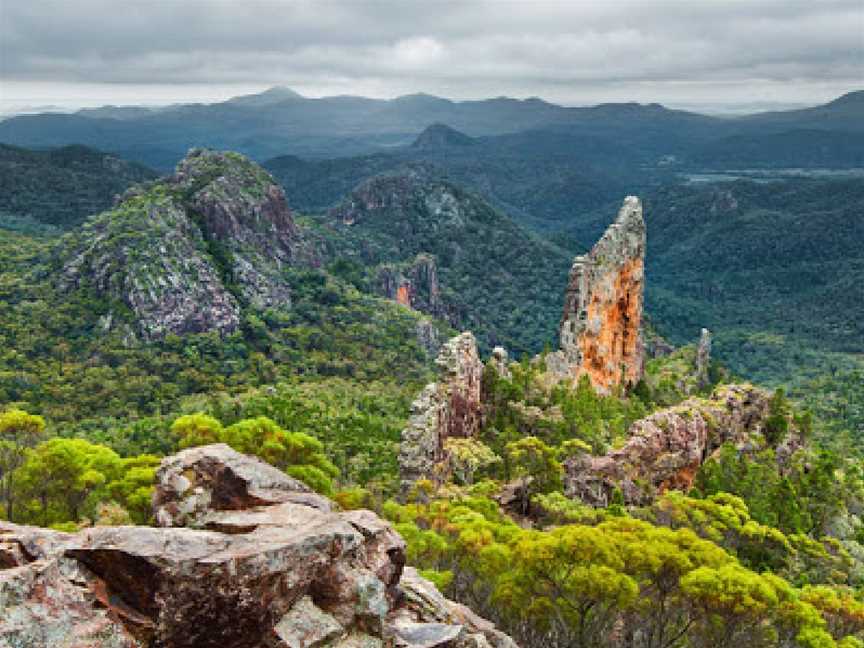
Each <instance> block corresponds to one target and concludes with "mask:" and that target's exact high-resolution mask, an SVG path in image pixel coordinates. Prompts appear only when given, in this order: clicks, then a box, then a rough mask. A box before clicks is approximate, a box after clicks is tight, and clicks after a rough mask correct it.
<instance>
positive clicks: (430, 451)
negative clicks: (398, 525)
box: [399, 332, 483, 486]
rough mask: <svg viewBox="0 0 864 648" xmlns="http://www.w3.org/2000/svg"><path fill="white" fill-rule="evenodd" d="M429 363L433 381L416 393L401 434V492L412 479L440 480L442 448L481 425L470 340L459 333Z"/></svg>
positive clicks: (478, 369) (479, 369)
mask: <svg viewBox="0 0 864 648" xmlns="http://www.w3.org/2000/svg"><path fill="white" fill-rule="evenodd" d="M435 363H436V365H437V366H438V372H439V376H438V381H437V382H434V383H430V384H429V385H427V386H426V387H425V388H424V389H423V391H422V392H420V395H419V396H418V397H417V399H416V400H415V401H414V403H413V404H412V405H411V418H410V419H409V421H408V425H407V427H406V428H405V429H404V430H402V442H401V445H400V448H399V470H400V476H401V479H402V482H403V484H404V485H405V486H409V485H410V484H412V483H414V482H415V481H416V480H418V479H433V480H440V479H443V478H444V477H446V474H445V473H444V472H442V471H445V470H446V465H447V462H446V458H447V457H446V452H445V450H444V442H445V441H446V440H447V439H448V438H452V437H463V438H464V437H472V436H474V435H476V434H477V432H478V431H479V430H480V426H481V424H482V403H481V400H480V399H481V385H482V381H483V363H482V362H481V361H480V357H479V355H478V353H477V341H476V340H475V339H474V335H472V334H471V333H470V332H466V333H462V334H461V335H458V336H456V337H454V338H453V339H452V340H450V341H448V342H447V343H445V344H444V345H443V346H442V347H441V351H440V353H439V354H438V358H437V360H436V361H435Z"/></svg>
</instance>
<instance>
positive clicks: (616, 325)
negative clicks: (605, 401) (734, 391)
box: [342, 185, 707, 491]
mask: <svg viewBox="0 0 864 648" xmlns="http://www.w3.org/2000/svg"><path fill="white" fill-rule="evenodd" d="M396 186H401V185H396ZM386 199H387V198H386V195H385V196H384V197H383V198H379V200H378V201H377V202H376V203H375V204H378V202H380V201H381V200H386ZM367 202H368V200H367ZM359 205H360V208H359V210H358V204H357V203H351V209H349V210H348V211H346V212H342V220H343V222H350V223H352V224H353V223H355V222H358V221H360V220H362V219H363V218H364V217H365V212H366V211H367V210H366V209H365V208H363V207H362V205H363V201H360V203H359ZM644 258H645V222H644V220H643V218H642V204H641V203H640V201H639V199H638V198H635V197H632V196H630V197H628V198H626V199H625V201H624V204H623V206H622V207H621V210H620V211H619V213H618V217H617V219H616V220H615V222H614V223H613V224H612V225H611V226H610V227H609V229H608V230H607V231H606V234H604V236H603V238H601V239H600V241H599V242H598V243H597V245H596V246H594V249H592V250H591V252H590V253H589V254H588V255H586V256H582V257H577V258H576V260H575V261H574V263H573V267H572V269H571V271H570V279H569V282H568V285H567V290H566V294H565V305H564V316H563V319H562V322H561V331H560V336H561V349H560V350H559V351H556V352H554V353H550V354H548V355H546V357H545V362H546V366H547V369H548V374H549V375H550V377H551V378H552V381H553V382H555V381H561V380H570V381H574V382H575V381H577V380H579V378H581V376H583V375H586V376H588V377H589V379H590V380H591V383H592V385H593V386H594V388H595V389H596V390H598V391H600V392H604V393H606V392H610V391H611V390H612V389H613V388H615V387H617V386H619V385H621V386H623V387H632V386H634V385H635V384H636V383H637V382H638V381H639V379H640V378H641V377H642V370H643V362H644V359H643V354H644V351H643V344H642V333H641V325H642V299H643V268H644ZM407 295H410V293H407V292H406V299H407ZM397 298H398V293H397ZM437 363H438V366H439V368H440V372H439V380H438V382H435V383H431V384H429V385H427V386H426V388H425V389H424V390H423V391H422V392H421V393H420V395H419V396H418V397H417V399H416V400H415V401H414V403H413V404H412V409H411V418H410V420H409V422H408V425H407V427H406V428H405V429H404V430H403V431H402V442H401V446H400V454H399V465H400V472H401V478H402V484H403V491H404V490H406V489H407V488H408V487H409V486H410V484H412V483H414V482H415V481H416V480H418V479H421V478H422V479H432V480H435V481H442V480H444V479H446V477H447V476H448V475H447V461H446V460H447V456H446V451H445V442H446V440H447V439H448V438H451V437H473V436H475V435H476V434H477V432H479V430H480V427H481V425H482V419H483V402H482V394H481V390H480V382H481V379H482V375H483V368H484V365H483V363H482V362H481V361H480V359H479V356H478V352H477V345H476V341H475V339H474V336H473V335H472V334H471V333H463V334H461V335H460V336H458V337H455V338H453V339H452V340H450V342H448V343H447V344H445V345H444V346H443V348H442V351H441V355H440V356H439V358H438V360H437ZM490 363H491V364H492V366H494V367H495V369H496V371H497V372H498V373H499V375H501V376H503V377H507V376H508V375H509V369H508V367H507V364H508V354H507V351H506V350H505V349H504V348H502V347H496V348H495V350H494V352H493V355H492V358H491V360H490ZM706 363H707V360H706ZM705 371H706V372H707V364H706V367H705Z"/></svg>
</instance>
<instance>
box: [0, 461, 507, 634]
mask: <svg viewBox="0 0 864 648" xmlns="http://www.w3.org/2000/svg"><path fill="white" fill-rule="evenodd" d="M158 480H159V483H158V485H157V490H156V493H155V496H154V506H155V508H156V515H157V519H158V521H159V523H160V524H161V525H162V526H161V528H147V527H95V528H90V529H85V530H83V531H80V532H79V533H75V534H68V533H60V532H56V531H49V530H46V529H39V528H35V527H22V526H17V525H14V524H11V523H7V522H0V605H2V609H3V614H2V616H0V645H4V646H5V645H10V646H51V647H52V648H73V647H81V646H88V647H89V648H139V647H140V648H143V647H144V646H165V647H166V648H183V647H189V648H207V647H208V646H210V647H213V648H217V647H218V648H299V647H311V646H316V647H320V648H360V647H363V648H383V647H384V646H388V647H390V646H392V647H393V648H419V647H421V646H423V647H425V648H434V647H436V646H439V647H441V648H445V647H447V648H483V647H486V648H490V647H491V648H518V647H517V646H516V645H515V644H514V643H513V641H512V640H511V639H510V638H509V637H507V636H506V635H504V634H502V633H500V632H498V631H497V630H496V629H495V628H494V627H493V626H492V625H491V624H490V623H488V622H486V621H485V620H483V619H480V618H479V617H477V616H476V615H474V614H473V613H472V612H471V611H470V610H468V609H467V608H464V607H463V606H461V605H458V604H456V603H452V602H450V601H448V600H446V599H445V598H444V597H443V596H441V594H440V593H439V592H438V591H437V590H436V589H435V588H434V587H433V586H432V585H431V583H429V582H428V581H426V580H424V579H422V578H421V577H420V576H419V575H417V573H416V572H414V571H413V570H406V569H405V568H404V563H405V544H404V542H403V541H402V538H401V537H400V536H399V535H398V534H397V533H396V532H395V531H394V530H393V529H392V527H391V526H390V525H389V524H388V523H387V522H384V521H383V520H381V519H379V518H378V517H377V516H376V515H375V514H374V513H372V512H370V511H350V512H334V511H333V508H334V505H333V504H332V503H331V502H329V501H328V500H326V499H325V498H323V497H320V496H318V495H316V494H314V493H312V492H310V491H309V489H308V488H306V487H305V486H304V485H303V484H301V483H300V482H297V481H295V480H293V479H291V478H290V477H287V476H286V475H284V473H282V472H280V471H278V470H276V469H275V468H273V467H272V466H269V465H268V464H264V463H263V462H261V461H258V460H257V459H252V458H250V457H245V456H243V455H240V454H238V453H236V452H234V451H233V450H231V449H230V448H229V447H228V446H225V445H213V446H204V447H199V448H192V449H189V450H185V451H183V452H181V453H179V454H178V455H175V456H172V457H167V458H166V459H165V460H164V461H163V463H162V466H161V468H160V469H159V472H158Z"/></svg>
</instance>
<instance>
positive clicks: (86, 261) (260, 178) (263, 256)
mask: <svg viewBox="0 0 864 648" xmlns="http://www.w3.org/2000/svg"><path fill="white" fill-rule="evenodd" d="M55 257H56V259H57V263H58V264H59V265H60V267H61V277H62V278H61V284H62V287H63V288H65V289H67V290H71V289H75V288H80V287H89V288H92V289H95V290H96V291H97V292H98V293H99V294H102V295H105V296H107V297H110V298H111V299H112V300H115V301H117V302H119V303H121V304H123V305H125V306H126V307H127V308H128V309H129V310H130V311H131V312H132V315H133V317H134V325H135V327H136V328H137V332H138V334H139V335H140V336H141V337H143V338H144V339H158V338H161V337H164V336H165V335H167V334H169V333H174V334H185V333H198V332H205V331H218V332H220V333H230V332H233V331H235V330H236V329H237V328H238V326H239V321H240V306H241V302H248V303H250V304H253V305H255V306H258V307H261V308H263V307H288V306H290V304H291V290H290V286H289V285H288V283H287V282H286V280H285V278H284V276H283V270H284V268H285V267H287V266H289V265H309V264H315V263H316V260H315V257H314V254H313V253H312V252H311V248H310V247H309V246H308V245H307V244H306V243H305V242H304V241H303V240H302V237H301V236H300V233H299V230H298V229H297V226H296V225H295V223H294V219H293V216H292V214H291V212H290V210H289V209H288V206H287V204H286V202H285V196H284V194H283V192H282V190H281V188H279V186H278V185H277V184H276V182H275V181H274V180H273V178H272V177H270V176H269V175H268V174H267V173H266V172H265V171H264V170H263V169H261V168H260V167H259V166H257V165H256V164H253V163H252V162H250V161H249V160H247V159H246V158H244V157H243V156H241V155H239V154H236V153H217V152H212V151H204V150H200V149H196V150H193V151H190V153H189V155H188V156H187V157H186V158H185V159H184V160H183V161H181V162H180V164H179V165H178V166H177V171H176V173H175V174H174V175H173V176H171V177H169V178H167V179H165V180H162V181H159V182H155V183H151V184H149V185H143V186H140V187H137V188H134V189H132V190H130V191H128V192H127V193H126V194H125V195H124V196H123V197H122V198H121V199H120V201H119V202H118V203H117V204H116V205H115V207H114V209H112V210H111V211H108V212H104V213H102V214H99V215H97V216H94V217H93V218H91V220H90V221H89V222H88V223H87V224H86V225H85V226H84V227H83V228H82V230H81V231H80V232H76V233H73V234H70V235H69V236H67V237H65V238H64V241H63V242H62V243H61V244H60V245H59V246H58V248H57V250H56V251H55ZM115 319H118V318H115V317H109V318H107V319H106V320H105V322H106V323H107V324H108V325H111V323H112V322H113V321H114V320H115Z"/></svg>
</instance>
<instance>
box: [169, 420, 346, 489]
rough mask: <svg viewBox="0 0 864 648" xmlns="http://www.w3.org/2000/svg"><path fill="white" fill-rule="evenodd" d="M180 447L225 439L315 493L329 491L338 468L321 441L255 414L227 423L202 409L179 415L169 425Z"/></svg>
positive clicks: (221, 441) (240, 450) (220, 441)
mask: <svg viewBox="0 0 864 648" xmlns="http://www.w3.org/2000/svg"><path fill="white" fill-rule="evenodd" d="M171 431H172V433H174V434H175V435H176V437H177V444H178V446H179V447H181V448H188V447H192V446H198V445H206V444H209V443H227V444H228V445H229V446H231V447H232V448H234V449H235V450H237V451H238V452H242V453H243V454H249V455H255V456H257V457H260V458H261V459H263V460H264V461H266V462H267V463H269V464H272V465H273V466H276V467H277V468H280V469H281V470H284V471H285V472H287V473H288V474H289V475H291V476H292V477H295V478H297V479H299V480H301V481H303V482H305V483H306V484H307V485H308V486H309V487H311V488H313V489H315V490H316V491H318V492H319V493H324V494H325V495H330V494H332V493H333V478H334V477H336V476H337V475H338V474H339V470H338V469H337V468H336V466H334V465H333V463H332V462H331V461H330V460H329V459H328V458H327V456H326V454H325V453H324V445H323V444H322V443H321V442H320V441H319V440H318V439H316V438H315V437H312V436H310V435H308V434H304V433H303V432H287V431H285V430H284V429H283V428H282V427H280V426H279V425H278V424H277V423H276V422H275V421H273V420H272V419H270V418H268V417H266V416H258V417H255V418H252V419H244V420H242V421H238V422H237V423H234V424H233V425H229V426H228V427H223V426H222V424H221V423H220V422H219V421H217V420H216V419H214V418H213V417H212V416H207V415H206V414H203V413H200V412H199V413H196V414H187V415H185V416H181V417H179V418H178V419H177V420H176V421H174V423H173V424H172V425H171Z"/></svg>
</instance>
